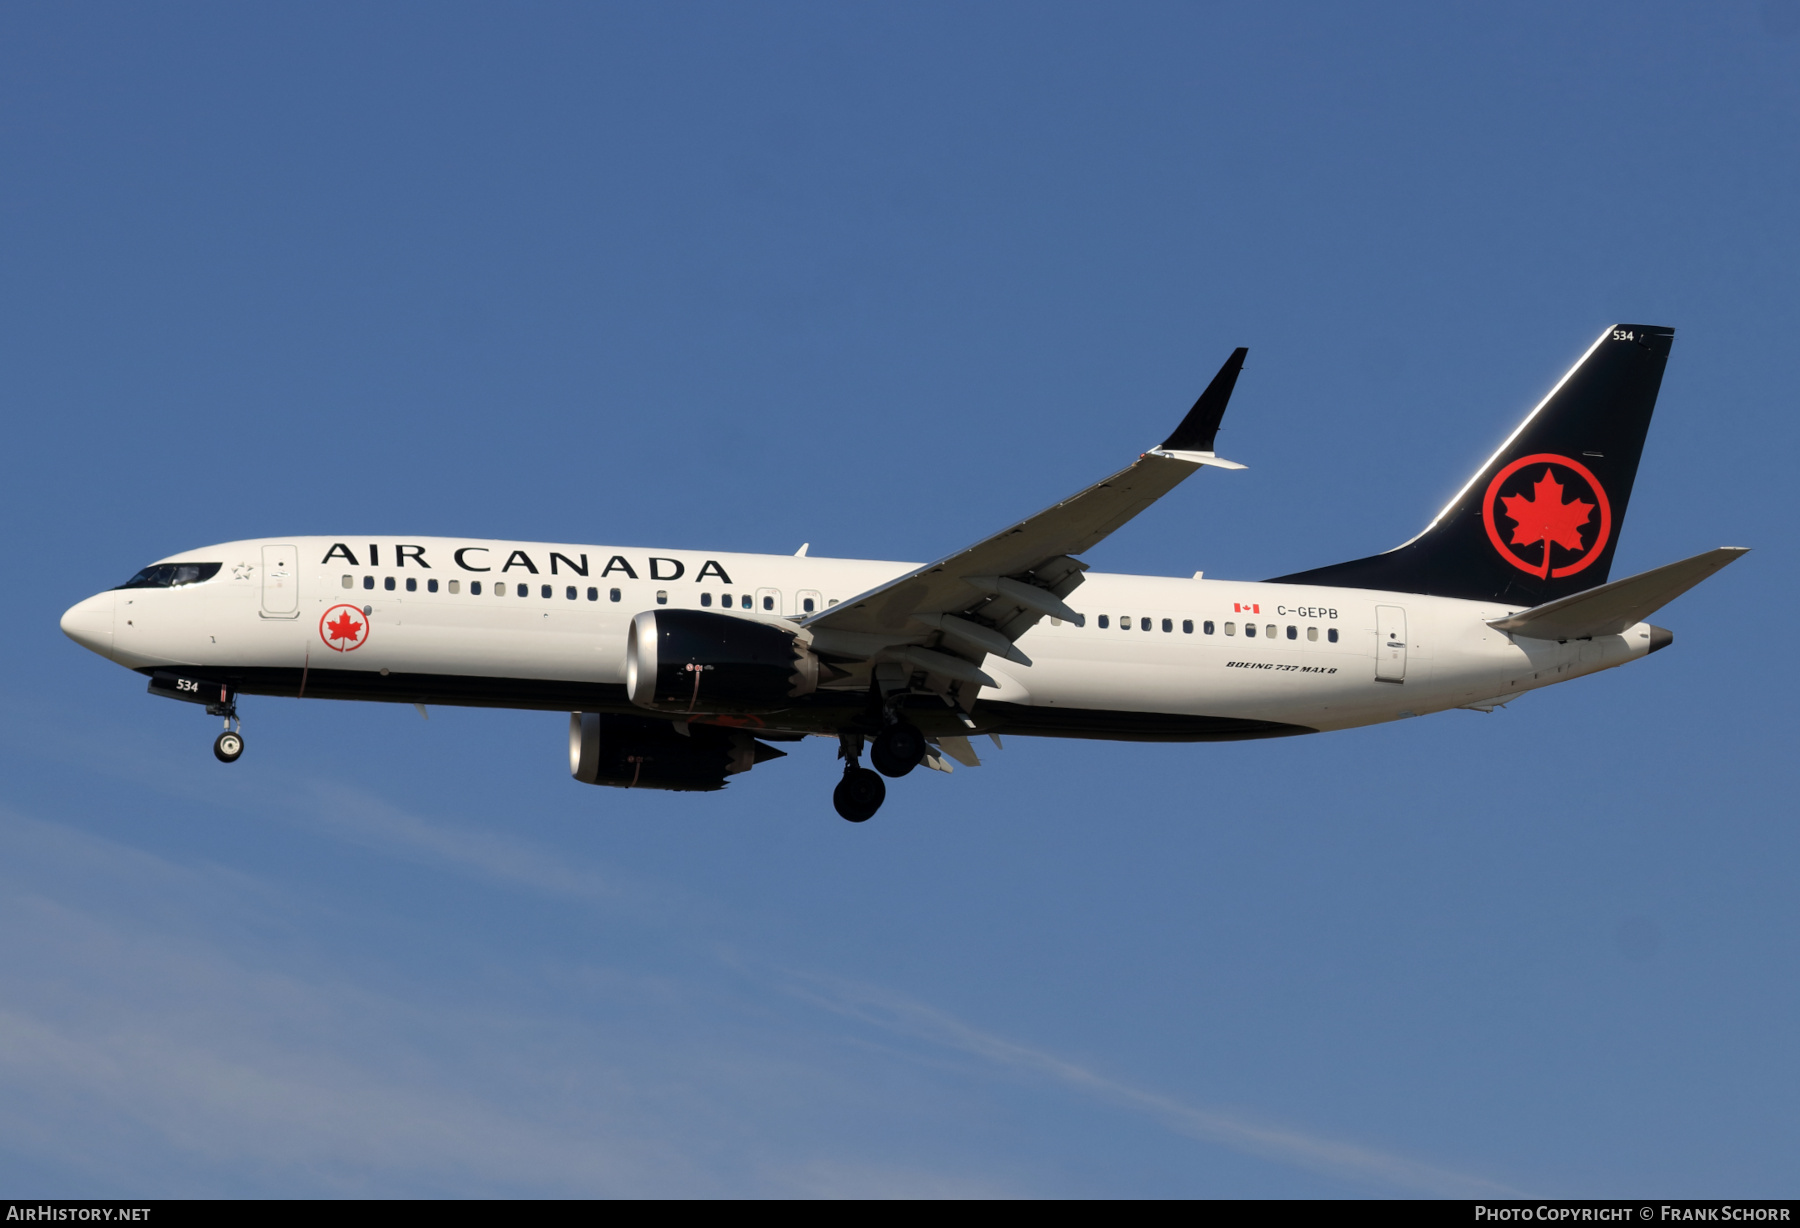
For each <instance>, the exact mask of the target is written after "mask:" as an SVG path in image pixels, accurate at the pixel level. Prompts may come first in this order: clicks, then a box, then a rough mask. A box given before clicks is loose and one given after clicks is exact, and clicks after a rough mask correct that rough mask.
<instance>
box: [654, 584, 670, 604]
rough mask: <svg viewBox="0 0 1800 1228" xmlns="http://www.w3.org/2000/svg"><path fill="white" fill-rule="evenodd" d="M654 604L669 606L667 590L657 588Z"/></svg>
mask: <svg viewBox="0 0 1800 1228" xmlns="http://www.w3.org/2000/svg"><path fill="white" fill-rule="evenodd" d="M656 604H657V605H668V604H669V590H668V589H666V588H659V589H657V590H656Z"/></svg>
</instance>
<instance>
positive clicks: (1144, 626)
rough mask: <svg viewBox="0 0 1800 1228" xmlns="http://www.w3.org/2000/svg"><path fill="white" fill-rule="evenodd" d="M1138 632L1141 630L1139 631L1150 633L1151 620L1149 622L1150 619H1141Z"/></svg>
mask: <svg viewBox="0 0 1800 1228" xmlns="http://www.w3.org/2000/svg"><path fill="white" fill-rule="evenodd" d="M1138 630H1139V631H1148V630H1150V620H1149V619H1148V618H1140V619H1138Z"/></svg>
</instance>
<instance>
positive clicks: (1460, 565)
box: [1276, 324, 1675, 606]
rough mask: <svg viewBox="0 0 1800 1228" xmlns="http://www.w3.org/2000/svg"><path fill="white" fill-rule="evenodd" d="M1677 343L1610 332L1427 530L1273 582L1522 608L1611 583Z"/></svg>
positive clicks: (1644, 330) (1664, 336) (1634, 329)
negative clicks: (1379, 550) (1388, 547)
mask: <svg viewBox="0 0 1800 1228" xmlns="http://www.w3.org/2000/svg"><path fill="white" fill-rule="evenodd" d="M1674 338H1675V330H1674V329H1671V328H1659V327H1655V326H1646V325H1642V324H1619V325H1615V326H1614V327H1612V328H1609V329H1607V330H1606V331H1605V332H1603V333H1601V334H1600V337H1599V339H1598V340H1597V341H1595V342H1594V344H1593V345H1591V346H1589V347H1588V351H1587V353H1585V354H1583V355H1582V356H1581V359H1580V361H1579V362H1577V363H1576V364H1575V365H1574V366H1573V367H1572V368H1570V370H1569V373H1568V374H1567V375H1565V376H1563V377H1562V379H1561V380H1559V381H1558V382H1557V384H1556V387H1554V388H1552V389H1551V390H1550V395H1548V396H1546V397H1545V398H1544V399H1543V400H1542V401H1541V402H1539V403H1538V406H1537V408H1535V409H1533V410H1532V411H1531V412H1530V413H1529V414H1527V415H1526V416H1525V421H1523V422H1521V423H1520V424H1519V426H1518V429H1517V430H1515V431H1513V433H1512V435H1511V436H1510V437H1508V439H1507V441H1506V442H1505V443H1503V444H1501V445H1500V450H1499V451H1498V452H1495V453H1494V455H1493V456H1492V457H1490V458H1489V460H1488V462H1487V463H1486V464H1485V465H1483V466H1482V467H1481V468H1480V469H1479V470H1477V471H1476V473H1475V475H1474V476H1473V477H1471V478H1470V479H1469V480H1468V482H1467V483H1465V484H1464V486H1463V488H1462V489H1461V490H1460V491H1458V492H1457V493H1456V497H1455V498H1453V499H1451V500H1450V502H1449V504H1448V505H1446V506H1445V508H1444V510H1443V511H1441V512H1439V513H1438V514H1437V516H1436V518H1435V519H1433V520H1432V522H1431V523H1430V524H1428V525H1426V526H1425V531H1424V532H1422V533H1420V534H1419V535H1418V536H1417V537H1415V538H1413V539H1412V540H1411V541H1409V542H1407V543H1405V544H1404V545H1400V546H1396V547H1395V548H1394V549H1392V550H1389V551H1387V552H1386V553H1385V554H1376V555H1371V556H1370V557H1368V558H1366V559H1355V560H1353V561H1351V562H1348V563H1337V564H1334V565H1333V566H1330V567H1318V568H1314V569H1313V570H1311V571H1302V572H1296V573H1294V574H1293V575H1288V576H1277V577H1276V579H1277V580H1279V581H1281V582H1283V583H1293V584H1335V585H1340V586H1342V587H1344V588H1370V589H1382V590H1385V591H1388V592H1397V593H1425V594H1429V595H1431V596H1435V597H1463V598H1468V599H1471V600H1494V601H1504V602H1507V603H1508V604H1512V605H1525V606H1532V605H1538V604H1539V603H1541V602H1545V601H1554V600H1556V599H1557V598H1559V597H1566V596H1568V595H1569V594H1571V593H1578V592H1581V591H1582V590H1583V589H1588V588H1592V587H1594V586H1595V585H1597V584H1604V583H1606V579H1607V576H1608V574H1609V573H1610V572H1611V570H1612V559H1613V550H1614V548H1615V547H1616V546H1617V545H1618V541H1619V530H1620V528H1621V527H1622V526H1623V525H1624V523H1625V508H1626V505H1627V504H1628V503H1629V502H1630V500H1631V486H1632V483H1633V482H1634V481H1635V480H1636V478H1637V467H1638V458H1639V457H1640V456H1641V455H1642V454H1643V451H1644V436H1645V434H1646V433H1647V432H1648V431H1649V429H1650V414H1651V411H1652V410H1654V409H1655V408H1656V394H1657V391H1658V390H1659V389H1660V388H1661V387H1662V377H1663V366H1664V364H1665V363H1667V361H1668V358H1669V347H1670V345H1671V344H1672V343H1673V341H1674Z"/></svg>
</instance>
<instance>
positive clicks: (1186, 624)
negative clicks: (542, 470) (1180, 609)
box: [1181, 618, 1194, 635]
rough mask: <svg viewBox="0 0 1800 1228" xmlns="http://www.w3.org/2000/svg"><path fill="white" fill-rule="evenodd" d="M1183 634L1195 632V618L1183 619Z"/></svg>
mask: <svg viewBox="0 0 1800 1228" xmlns="http://www.w3.org/2000/svg"><path fill="white" fill-rule="evenodd" d="M1181 634H1183V635H1192V634H1194V620H1193V619H1191V618H1184V619H1182V620H1181Z"/></svg>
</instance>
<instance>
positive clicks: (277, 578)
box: [262, 546, 300, 618]
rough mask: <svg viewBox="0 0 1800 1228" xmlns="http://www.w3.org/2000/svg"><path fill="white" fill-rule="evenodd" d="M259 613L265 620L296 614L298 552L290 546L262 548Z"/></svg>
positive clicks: (298, 586)
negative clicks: (261, 613) (266, 618)
mask: <svg viewBox="0 0 1800 1228" xmlns="http://www.w3.org/2000/svg"><path fill="white" fill-rule="evenodd" d="M262 612H263V614H264V615H265V616H267V617H269V618H297V617H299V614H300V551H299V550H297V549H296V548H295V547H293V546H264V547H263V548H262Z"/></svg>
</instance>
